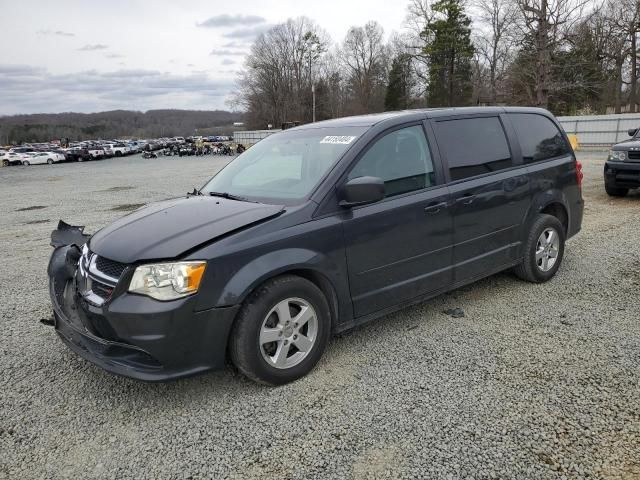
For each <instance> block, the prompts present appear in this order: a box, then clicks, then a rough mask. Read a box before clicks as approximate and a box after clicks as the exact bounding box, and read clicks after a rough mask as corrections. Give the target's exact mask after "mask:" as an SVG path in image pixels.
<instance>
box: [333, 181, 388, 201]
mask: <svg viewBox="0 0 640 480" xmlns="http://www.w3.org/2000/svg"><path fill="white" fill-rule="evenodd" d="M338 193H339V198H340V203H339V205H340V206H341V207H345V208H350V207H356V206H358V205H366V204H367V203H373V202H377V201H378V200H382V199H383V198H384V182H383V181H382V179H381V178H378V177H358V178H354V179H352V180H349V181H348V182H347V183H345V184H344V185H343V186H342V187H340V191H339V192H338Z"/></svg>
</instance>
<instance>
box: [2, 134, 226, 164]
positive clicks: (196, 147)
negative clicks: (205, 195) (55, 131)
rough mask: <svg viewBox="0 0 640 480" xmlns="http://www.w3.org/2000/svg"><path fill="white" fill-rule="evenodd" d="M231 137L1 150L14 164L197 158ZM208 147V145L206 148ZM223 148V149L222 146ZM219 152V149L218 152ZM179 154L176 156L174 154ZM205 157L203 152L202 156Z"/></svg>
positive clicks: (42, 145)
mask: <svg viewBox="0 0 640 480" xmlns="http://www.w3.org/2000/svg"><path fill="white" fill-rule="evenodd" d="M228 140H229V137H223V136H212V137H202V136H199V137H187V138H184V137H171V138H157V139H147V140H87V141H82V142H75V143H70V144H68V145H66V146H63V145H61V144H60V143H28V144H23V145H19V146H14V147H8V148H5V149H3V148H0V161H1V162H2V165H3V166H5V167H7V166H10V165H26V166H27V165H36V164H53V163H58V162H83V161H88V160H101V159H104V158H112V157H123V156H126V155H132V154H135V153H140V152H145V153H147V154H150V153H151V152H155V151H158V150H162V151H164V152H171V154H175V155H178V154H180V156H182V155H195V154H198V152H204V151H205V150H207V153H208V151H213V150H214V149H213V148H212V146H211V145H210V144H207V142H218V143H219V144H220V145H222V142H225V141H228ZM203 145H204V146H203ZM220 148H222V147H220ZM215 150H216V151H217V148H216V149H215ZM174 152H175V153H174ZM200 154H202V153H200Z"/></svg>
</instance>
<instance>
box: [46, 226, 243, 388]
mask: <svg viewBox="0 0 640 480" xmlns="http://www.w3.org/2000/svg"><path fill="white" fill-rule="evenodd" d="M88 238H89V236H88V235H86V234H84V233H83V231H82V227H73V226H70V225H67V224H65V223H64V222H61V223H60V225H59V226H58V229H57V230H54V232H53V233H52V235H51V244H52V246H54V251H53V254H52V255H51V259H50V261H49V266H48V270H47V272H48V275H49V293H50V296H51V303H52V305H53V322H52V323H53V324H54V327H55V330H56V333H57V334H58V335H59V336H60V338H61V339H62V340H63V342H64V343H65V344H66V345H67V346H68V347H69V348H70V349H71V350H73V351H74V352H76V353H77V354H78V355H80V356H81V357H83V358H84V359H86V360H88V361H90V362H92V363H94V364H96V365H98V366H100V367H102V368H103V369H105V370H107V371H109V372H111V373H114V374H117V375H122V376H126V377H131V378H135V379H138V380H143V381H149V382H158V381H166V380H171V379H175V378H179V377H185V376H189V375H194V374H197V373H200V372H203V371H206V370H212V369H218V368H222V367H223V366H224V363H225V353H226V345H227V337H228V335H229V330H230V328H231V324H232V322H233V319H234V317H235V315H236V313H237V311H238V308H239V307H238V306H234V307H227V308H213V309H209V310H204V311H196V310H195V309H194V307H195V298H194V297H195V296H191V297H187V298H184V299H180V300H175V301H169V302H160V301H157V300H153V299H151V298H148V297H144V296H140V295H135V294H129V293H128V292H127V291H126V287H123V286H122V285H117V286H116V287H115V289H114V292H113V295H112V296H111V297H110V298H109V300H108V301H105V302H103V303H102V304H101V305H96V304H95V303H92V302H91V299H90V298H87V296H86V295H83V293H81V289H80V287H79V285H82V284H83V279H82V278H79V277H81V276H82V275H83V273H82V269H80V268H78V265H79V260H80V257H81V255H82V246H83V245H84V244H85V243H86V242H87V241H88ZM129 270H131V269H129ZM130 274H131V272H129V276H127V272H126V271H125V273H124V274H123V276H122V277H121V279H120V280H121V283H123V284H126V283H127V282H128V280H129V277H130Z"/></svg>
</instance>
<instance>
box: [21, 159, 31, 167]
mask: <svg viewBox="0 0 640 480" xmlns="http://www.w3.org/2000/svg"><path fill="white" fill-rule="evenodd" d="M22 165H24V166H25V167H28V166H29V165H31V164H30V163H29V162H28V161H27V160H24V161H23V162H22Z"/></svg>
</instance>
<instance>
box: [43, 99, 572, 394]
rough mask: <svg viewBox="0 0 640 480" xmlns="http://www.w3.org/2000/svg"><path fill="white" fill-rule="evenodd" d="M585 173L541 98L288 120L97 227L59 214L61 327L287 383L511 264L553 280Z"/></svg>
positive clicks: (177, 373)
mask: <svg viewBox="0 0 640 480" xmlns="http://www.w3.org/2000/svg"><path fill="white" fill-rule="evenodd" d="M581 185H582V172H581V165H580V164H579V163H578V162H577V161H576V158H575V155H574V153H573V151H572V149H571V146H570V145H569V142H568V140H567V138H566V135H565V134H564V132H563V130H562V129H561V128H560V125H559V124H558V122H557V121H556V120H555V119H554V117H553V116H552V115H551V114H550V113H549V112H547V111H546V110H542V109H533V108H458V109H442V110H432V111H413V112H391V113H384V114H377V115H368V116H362V117H351V118H341V119H336V120H329V121H325V122H318V123H314V124H310V125H306V126H301V127H298V128H292V129H289V130H286V131H283V132H281V133H277V134H274V135H271V136H269V137H267V138H265V139H264V140H261V141H260V142H259V143H257V144H256V145H254V146H253V147H251V148H250V149H248V150H247V151H246V152H244V153H243V154H241V155H240V156H238V157H237V158H236V159H235V160H233V161H232V162H230V163H229V164H228V165H227V166H226V167H225V168H223V169H222V170H221V171H220V172H219V173H218V174H216V175H215V176H214V177H213V178H212V179H211V180H210V181H209V182H208V183H207V184H206V185H205V186H204V187H203V188H202V189H201V190H199V191H194V192H192V194H191V195H188V196H187V197H183V198H177V199H173V200H167V201H163V202H159V203H156V204H152V205H149V206H147V207H145V208H141V209H139V210H137V211H135V212H133V213H131V214H129V215H127V216H125V217H123V218H121V219H120V220H118V221H116V222H115V223H113V224H112V225H111V226H107V227H105V228H103V229H101V230H100V231H98V232H97V233H95V234H94V235H93V236H89V235H86V234H84V233H83V227H72V226H69V225H66V224H64V223H61V224H60V226H59V228H58V230H56V231H54V232H53V233H52V244H53V245H55V246H56V249H55V250H54V252H53V254H52V257H51V260H50V263H49V269H48V272H49V278H50V285H51V287H50V292H51V300H52V303H53V309H54V319H55V320H54V323H55V328H56V331H57V333H58V334H59V335H60V337H61V339H62V340H63V341H64V342H65V343H66V344H67V345H68V346H69V347H70V348H71V349H72V350H74V351H75V352H76V353H77V354H78V355H80V356H82V357H84V358H85V359H87V360H89V361H91V362H93V363H95V364H97V365H99V366H101V367H102V368H104V369H106V370H108V371H110V372H113V373H116V374H120V375H125V376H129V377H134V378H137V379H141V380H147V381H163V380H168V379H173V378H177V377H182V376H185V375H192V374H195V373H198V372H202V371H205V370H210V369H214V368H221V367H222V366H223V365H224V364H225V360H226V356H227V353H228V354H229V356H230V359H231V361H232V362H233V364H234V365H235V366H236V367H237V368H238V369H239V370H240V371H241V372H243V373H244V374H246V375H247V376H248V377H250V378H252V379H254V380H257V381H260V382H264V383H267V384H272V385H275V384H282V383H286V382H290V381H292V380H295V379H297V378H299V377H301V376H303V375H305V374H306V373H307V372H309V371H310V370H311V369H312V368H313V367H314V365H315V364H316V363H317V362H318V360H319V359H320V357H321V355H322V353H323V351H324V349H325V347H326V345H327V342H328V341H329V338H330V335H331V334H332V333H336V332H341V331H344V330H346V329H349V328H352V327H354V326H356V325H359V324H362V323H364V322H367V321H370V320H372V319H374V318H377V317H380V316H383V315H386V314H388V313H390V312H393V311H395V310H397V309H400V308H402V307H404V306H407V305H411V304H414V303H417V302H420V301H423V300H426V299H429V298H431V297H434V296H436V295H439V294H441V293H443V292H446V291H448V290H452V289H455V288H458V287H461V286H463V285H466V284H469V283H472V282H474V281H476V280H478V279H480V278H483V277H486V276H488V275H492V274H494V273H497V272H499V271H502V270H506V269H514V270H515V273H516V274H517V275H518V276H519V277H520V278H522V279H524V280H527V281H530V282H546V281H548V280H550V279H551V278H552V277H553V276H554V275H555V274H556V272H557V271H558V269H559V268H560V265H561V262H562V259H563V254H564V249H565V241H566V240H567V239H568V238H570V237H572V236H574V235H575V234H577V233H578V232H579V230H580V228H581V224H582V215H583V200H582V192H581ZM338 368H339V367H338Z"/></svg>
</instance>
